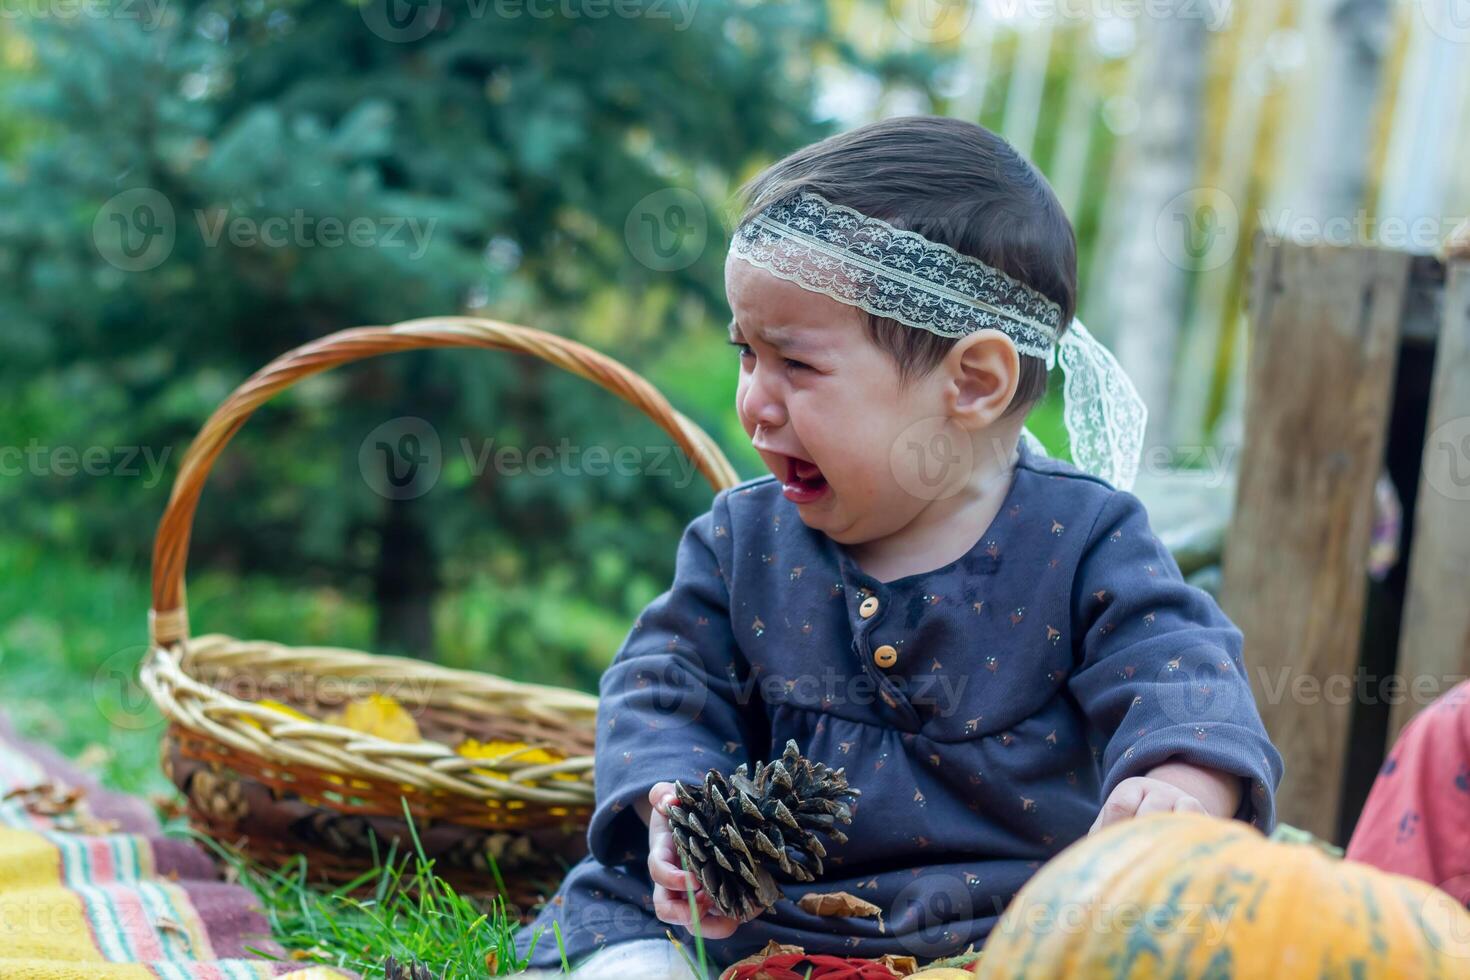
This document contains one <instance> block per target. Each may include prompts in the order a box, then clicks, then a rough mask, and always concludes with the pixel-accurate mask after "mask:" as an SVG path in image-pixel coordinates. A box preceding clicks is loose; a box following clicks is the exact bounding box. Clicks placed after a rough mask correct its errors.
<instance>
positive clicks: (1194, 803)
mask: <svg viewBox="0 0 1470 980" xmlns="http://www.w3.org/2000/svg"><path fill="white" fill-rule="evenodd" d="M1174 812H1175V813H1205V814H1208V813H1209V812H1210V811H1208V810H1206V809H1205V805H1204V804H1203V803H1201V802H1200V801H1199V800H1197V799H1195V798H1194V797H1193V796H1185V797H1181V798H1180V800H1179V801H1178V802H1177V803H1175V804H1174Z"/></svg>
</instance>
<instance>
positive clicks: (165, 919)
mask: <svg viewBox="0 0 1470 980" xmlns="http://www.w3.org/2000/svg"><path fill="white" fill-rule="evenodd" d="M154 925H156V926H157V927H158V931H159V932H166V933H170V934H172V935H175V936H178V937H180V938H181V939H183V940H184V942H185V943H189V942H190V940H191V939H192V937H191V936H190V935H189V930H188V929H185V928H184V926H183V923H181V922H179V920H178V919H175V918H174V917H173V916H169V915H160V916H159V917H158V920H157V921H156V922H154Z"/></svg>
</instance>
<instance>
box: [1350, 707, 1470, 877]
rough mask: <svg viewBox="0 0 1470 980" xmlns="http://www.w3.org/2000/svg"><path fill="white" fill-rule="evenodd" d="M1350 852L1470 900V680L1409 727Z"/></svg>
mask: <svg viewBox="0 0 1470 980" xmlns="http://www.w3.org/2000/svg"><path fill="white" fill-rule="evenodd" d="M1347 856H1348V858H1349V859H1350V860H1353V861H1362V862H1363V863H1364V864H1371V865H1373V866H1374V867H1376V868H1381V869H1383V870H1384V871H1392V872H1394V873H1395V874H1401V875H1408V876H1409V877H1411V878H1418V879H1419V880H1420V881H1427V882H1429V883H1430V884H1431V885H1434V886H1435V887H1436V888H1440V889H1443V890H1444V891H1447V892H1449V893H1450V894H1451V895H1453V896H1455V898H1456V899H1458V900H1459V901H1460V902H1462V903H1470V681H1462V682H1461V683H1459V684H1458V685H1456V686H1455V687H1454V688H1452V689H1451V690H1450V691H1449V692H1448V693H1446V694H1444V695H1443V696H1441V697H1440V698H1439V699H1438V700H1436V701H1435V702H1434V703H1433V704H1431V705H1430V706H1429V707H1427V708H1425V709H1424V710H1423V711H1421V712H1419V714H1417V715H1416V716H1414V719H1413V720H1412V721H1410V722H1409V724H1408V725H1406V726H1404V730H1403V732H1402V734H1400V735H1399V740H1398V742H1397V744H1395V745H1394V747H1393V751H1392V752H1390V753H1389V755H1388V758H1387V759H1385V760H1384V762H1383V766H1382V768H1380V769H1379V771H1378V777H1377V778H1376V779H1374V781H1373V788H1372V789H1371V790H1370V791H1369V793H1368V802H1367V803H1366V804H1364V806H1363V813H1362V815H1361V816H1360V817H1358V823H1357V826H1356V827H1355V828H1353V836H1352V839H1351V840H1350V841H1348V846H1347Z"/></svg>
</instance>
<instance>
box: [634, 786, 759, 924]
mask: <svg viewBox="0 0 1470 980" xmlns="http://www.w3.org/2000/svg"><path fill="white" fill-rule="evenodd" d="M677 799H678V797H677V796H676V795H675V794H674V784H673V783H655V784H654V786H653V789H651V790H649V791H648V802H649V803H651V804H652V805H653V812H652V813H650V814H649V815H648V876H649V877H650V878H652V879H653V911H654V913H655V914H656V915H657V916H658V917H659V920H660V921H663V922H667V923H669V924H671V925H676V926H688V925H689V893H690V892H693V893H694V903H695V907H696V908H697V909H698V910H699V934H700V935H701V936H703V937H704V938H705V939H725V938H727V937H728V936H730V935H731V934H732V933H733V932H734V931H735V929H736V927H738V926H739V925H740V920H739V919H732V918H729V917H728V916H723V915H717V914H715V913H714V912H711V911H710V909H711V908H712V907H713V905H714V900H713V899H711V898H710V897H709V893H708V892H706V891H705V890H704V886H702V885H701V884H700V883H699V879H698V878H697V877H695V875H694V872H692V871H685V870H683V869H682V868H680V867H679V853H678V851H677V849H676V848H675V847H674V833H673V831H672V830H670V829H669V818H668V807H669V804H670V803H671V802H674V801H676V800H677ZM691 931H693V930H691Z"/></svg>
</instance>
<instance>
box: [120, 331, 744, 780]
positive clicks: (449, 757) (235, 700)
mask: <svg viewBox="0 0 1470 980" xmlns="http://www.w3.org/2000/svg"><path fill="white" fill-rule="evenodd" d="M440 347H470V348H487V349H492V350H505V351H511V352H515V353H523V354H530V355H533V356H536V357H539V358H541V359H542V360H545V361H547V362H549V363H550V364H552V365H554V366H556V367H559V368H562V369H564V370H566V371H568V372H570V373H573V374H577V375H578V376H580V377H583V378H586V379H588V380H590V381H593V382H594V383H596V384H598V385H600V386H601V387H603V388H605V389H606V390H608V391H610V392H612V393H613V394H616V395H618V396H619V397H620V398H622V399H623V400H625V401H627V402H628V403H630V404H632V405H634V406H635V407H637V408H638V409H640V410H641V411H642V412H643V413H644V414H646V415H647V416H648V417H649V418H650V419H651V420H652V421H653V422H654V423H656V424H657V425H658V426H659V427H660V428H661V429H663V430H664V431H665V432H666V433H668V434H669V435H670V436H671V437H672V438H673V440H674V441H675V443H676V444H677V445H678V446H679V447H680V448H681V449H683V450H684V452H685V453H687V454H688V455H689V457H690V458H691V460H693V461H694V462H695V463H696V465H697V467H698V469H699V471H700V472H701V473H702V474H703V475H704V476H705V477H706V479H708V480H709V482H710V483H711V484H712V485H713V486H714V488H715V489H716V490H717V491H718V490H721V489H727V488H729V487H732V486H734V485H736V484H737V483H738V477H737V476H736V474H735V471H734V468H733V467H731V465H730V463H729V460H727V459H726V458H725V456H724V454H723V453H722V452H721V450H720V448H719V446H718V445H717V444H716V443H715V442H714V440H713V439H711V438H710V436H709V435H708V433H706V432H705V431H704V430H703V429H701V428H700V427H699V426H698V425H696V424H695V423H694V422H693V421H691V420H690V419H688V418H686V417H685V416H684V415H682V414H680V413H679V412H678V411H676V410H675V409H674V408H673V406H672V405H670V404H669V402H668V400H667V399H666V398H665V397H664V396H663V395H662V394H661V393H660V392H659V391H658V390H657V389H656V388H654V387H653V385H652V384H650V383H649V382H648V381H647V380H646V379H644V378H643V377H641V376H640V375H638V374H637V373H636V372H634V371H632V370H631V369H629V368H628V367H626V366H625V365H623V364H621V363H619V362H618V361H616V360H614V359H613V358H611V357H608V356H607V355H605V354H602V353H600V352H598V351H596V350H594V349H592V348H590V347H588V346H586V345H584V344H580V343H578V342H576V341H573V340H569V339H568V338H565V337H562V336H559V335H556V334H552V333H548V332H546V331H543V330H537V329H535V328H531V327H524V326H520V325H517V324H510V323H503V322H500V321H496V320H488V319H481V318H475V317H460V316H448V317H429V318H424V319H418V320H410V321H404V322H402V323H397V324H393V325H391V326H387V327H381V326H379V327H355V328H351V329H348V330H342V331H338V332H337V333H334V334H330V335H328V336H325V337H322V338H319V339H317V340H313V341H311V342H309V343H306V344H303V345H301V346H300V347H297V348H295V349H293V350H291V351H288V352H286V353H285V354H282V355H280V356H279V357H277V358H276V359H275V360H273V361H271V362H270V363H269V364H268V365H266V366H265V367H263V368H261V369H260V370H259V371H257V372H255V373H254V374H252V375H251V376H250V377H249V378H248V379H246V380H245V381H244V382H243V383H242V384H241V385H240V386H239V387H238V388H236V389H235V390H234V391H233V392H232V393H231V394H230V396H229V397H228V398H227V399H226V400H225V401H224V402H222V403H221V404H220V406H219V407H218V408H217V409H216V410H215V411H214V413H213V414H211V415H210V417H209V419H208V420H207V421H206V422H205V424H204V426H203V427H202V428H201V430H200V432H199V434H198V435H197V436H196V437H195V439H194V440H193V442H191V443H190V445H189V448H188V450H187V451H186V452H185V454H184V457H183V459H182V461H181V463H180V465H179V471H178V475H177V476H176V478H175V480H174V484H173V487H172V491H171V493H170V495H169V500H168V504H167V506H166V507H165V510H164V514H163V517H162V518H161V520H160V521H159V526H158V530H157V533H156V535H155V539H154V549H153V603H152V607H151V608H150V609H149V610H148V652H147V655H146V656H145V658H144V661H143V664H142V666H141V668H140V674H139V680H140V683H141V684H142V686H143V688H144V689H145V690H146V691H147V692H148V695H149V696H150V697H151V698H152V700H153V702H154V704H155V705H157V707H158V709H159V711H160V712H161V713H162V714H163V715H164V717H166V718H168V719H169V720H170V721H171V722H172V723H174V724H176V725H178V726H180V727H182V728H184V729H186V730H188V731H191V732H193V733H195V734H196V735H197V736H198V737H199V738H201V739H214V740H216V741H218V742H219V743H220V744H221V745H224V746H228V747H231V748H233V749H235V750H236V751H237V752H239V753H243V754H246V755H250V756H256V757H259V758H263V759H265V760H267V761H269V762H271V763H272V764H274V765H281V766H296V767H310V768H312V769H315V770H317V771H318V772H322V773H328V774H331V775H333V776H338V775H340V776H347V777H359V778H362V779H364V780H376V781H378V783H379V784H387V785H390V786H391V785H397V786H401V787H412V788H413V789H415V790H422V791H425V792H428V793H447V794H451V795H455V796H462V797H469V798H471V799H476V800H497V801H514V800H520V801H524V802H535V803H547V804H565V805H569V806H576V805H581V804H586V803H590V802H592V800H593V789H592V779H591V777H592V769H593V761H592V756H591V755H590V754H586V753H583V754H577V755H570V754H568V753H567V752H566V750H565V749H561V748H559V747H558V746H556V745H553V744H550V743H547V744H545V745H529V746H527V748H526V749H523V750H520V751H521V752H525V751H530V750H532V749H534V748H550V749H553V750H556V751H558V752H559V753H560V754H562V755H564V756H565V758H564V759H563V760H561V761H558V762H552V763H519V762H516V761H515V760H514V759H513V758H509V757H506V758H501V759H484V760H467V758H466V757H465V756H462V755H460V754H459V753H458V752H456V751H455V750H454V749H453V748H452V747H450V746H446V745H444V744H443V743H441V742H432V741H425V742H420V743H415V744H412V745H405V744H404V743H401V742H393V741H390V740H388V739H384V738H381V737H378V736H375V735H370V734H367V733H364V732H359V731H354V730H352V729H348V728H344V727H341V726H337V725H329V724H326V723H325V722H322V721H319V720H315V719H313V720H312V721H303V720H301V719H298V718H294V717H291V716H290V715H286V714H284V713H281V712H277V711H273V710H272V709H270V708H266V707H262V706H260V705H258V704H256V703H255V702H253V701H250V700H246V699H244V698H239V697H236V696H234V695H233V694H231V693H229V692H226V691H221V690H219V689H217V688H215V687H213V686H211V685H209V684H206V683H204V682H202V681H200V680H199V679H197V678H196V677H194V676H193V675H192V674H191V673H190V668H191V667H194V668H197V667H199V666H201V665H202V664H206V663H211V662H216V661H218V662H225V661H228V660H229V659H230V658H231V657H241V656H243V653H242V651H248V652H249V653H250V655H251V656H252V657H254V658H256V660H257V661H260V660H263V663H260V666H262V667H264V668H271V667H274V668H276V669H283V667H284V666H285V665H295V669H299V670H300V671H301V672H302V673H303V674H308V675H309V676H312V677H330V676H337V677H371V678H374V679H375V680H376V679H381V678H382V677H383V676H384V675H385V674H387V675H391V677H392V678H393V679H394V680H395V681H399V682H402V681H410V680H418V681H423V682H427V683H429V684H430V685H444V686H445V687H447V688H448V689H449V690H451V692H452V693H453V694H454V695H455V696H457V697H459V698H461V699H462V701H461V703H460V704H459V705H458V706H456V710H468V708H469V707H470V706H473V705H474V704H475V703H476V700H477V699H495V698H499V699H502V700H506V699H510V698H514V699H515V702H514V703H515V705H516V708H517V710H519V711H521V712H524V714H523V715H520V716H517V717H518V720H527V719H529V720H534V721H539V722H543V723H545V724H546V725H547V726H548V727H549V728H552V729H553V730H554V729H556V728H558V727H560V728H570V727H578V726H580V725H582V724H583V723H586V724H587V727H588V728H589V729H590V730H591V732H592V734H593V735H594V737H595V726H596V721H595V719H596V712H597V704H598V698H597V696H595V695H592V694H587V693H584V692H581V691H573V690H571V689H569V688H561V687H555V686H551V685H543V684H532V683H527V682H521V681H513V680H510V679H508V678H505V677H501V676H499V675H497V674H493V673H489V672H480V671H465V670H458V669H456V668H452V667H445V666H442V665H440V664H432V663H429V662H427V661H419V660H413V659H411V658H407V657H392V656H382V655H377V654H371V653H366V652H363V651H358V650H351V649H347V648H342V647H328V646H309V647H292V646H288V645H286V644H281V643H276V642H274V641H270V640H240V639H236V638H234V637H230V636H227V635H225V634H222V633H210V634H205V635H202V636H199V637H194V638H191V637H190V635H189V623H188V610H187V600H186V592H185V587H184V567H185V563H186V559H187V554H188V543H189V537H190V530H191V528H192V524H193V517H194V511H195V508H196V507H197V504H198V500H199V497H200V496H201V494H202V492H203V487H204V483H205V481H206V480H207V478H208V475H209V471H210V468H211V467H212V465H213V463H214V461H215V459H216V458H217V457H218V456H219V454H220V453H221V452H222V451H223V449H224V448H225V446H226V445H227V444H228V442H229V440H230V439H231V438H232V437H233V436H234V434H235V433H236V432H237V431H238V430H239V429H240V428H241V427H242V426H243V425H244V423H245V422H246V421H247V420H248V419H249V417H250V415H251V414H252V413H254V411H255V410H256V409H257V408H259V407H260V405H262V404H264V403H265V402H266V401H268V400H269V399H270V398H271V397H272V396H274V395H275V394H277V393H278V392H280V391H282V390H284V389H285V388H287V387H290V386H291V385H292V384H294V383H295V382H297V381H299V380H300V379H302V378H305V377H309V376H311V375H314V374H318V373H320V372H322V371H325V370H328V369H330V368H332V367H335V366H338V365H341V364H345V363H350V362H352V361H357V360H361V359H364V358H367V357H373V356H377V355H379V354H388V353H395V352H398V351H403V350H414V349H424V348H440ZM211 658H214V659H213V660H212V659H211ZM232 666H237V667H239V666H244V667H246V668H249V667H252V666H255V665H254V664H246V665H240V664H232ZM426 703H433V702H426ZM492 766H493V767H494V769H495V770H496V771H502V772H504V773H505V777H506V778H503V779H497V778H495V777H493V776H488V775H486V774H485V773H483V772H477V771H475V770H476V769H482V770H483V769H488V768H491V767H492ZM569 776H570V777H575V778H573V779H568V778H567V777H569ZM557 777H561V778H557ZM375 791H376V790H375ZM348 795H351V794H350V792H349V794H348Z"/></svg>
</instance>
